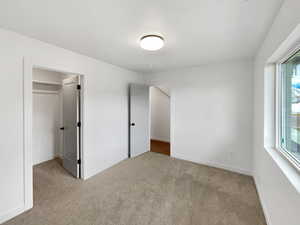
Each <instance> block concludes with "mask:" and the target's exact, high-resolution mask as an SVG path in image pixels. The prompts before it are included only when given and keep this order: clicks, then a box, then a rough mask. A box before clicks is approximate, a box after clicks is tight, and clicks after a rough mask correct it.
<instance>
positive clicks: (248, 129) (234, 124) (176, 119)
mask: <svg viewBox="0 0 300 225" xmlns="http://www.w3.org/2000/svg"><path fill="white" fill-rule="evenodd" d="M252 69H253V64H252V62H248V61H241V62H228V63H223V64H214V65H210V66H202V67H196V68H190V69H184V70H175V71H169V72H163V73H157V74H146V76H147V78H148V82H149V84H151V85H154V86H156V85H157V86H164V87H167V88H168V89H170V92H171V155H172V156H173V157H176V158H181V159H185V160H190V161H193V162H197V163H203V164H207V165H213V166H217V167H221V168H226V169H230V170H234V171H238V172H242V173H247V174H248V173H251V170H252V122H253V120H252V113H253V111H252V107H253V102H252V101H253V98H252V94H253V93H252V89H253V76H252V74H253V72H252Z"/></svg>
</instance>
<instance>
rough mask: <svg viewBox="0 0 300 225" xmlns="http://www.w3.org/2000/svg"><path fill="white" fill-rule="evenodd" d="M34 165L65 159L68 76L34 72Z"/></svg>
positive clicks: (43, 71) (56, 73) (45, 71)
mask: <svg viewBox="0 0 300 225" xmlns="http://www.w3.org/2000/svg"><path fill="white" fill-rule="evenodd" d="M32 78H33V80H32V95H33V96H32V136H33V139H32V148H33V151H32V152H33V165H36V164H39V163H42V162H45V161H48V160H51V159H54V158H56V157H58V158H62V141H63V134H62V131H61V130H60V127H61V126H62V113H63V112H62V109H63V107H62V104H63V102H62V92H61V90H62V81H63V80H64V79H66V78H67V75H65V74H61V73H58V72H53V71H47V70H41V69H33V73H32Z"/></svg>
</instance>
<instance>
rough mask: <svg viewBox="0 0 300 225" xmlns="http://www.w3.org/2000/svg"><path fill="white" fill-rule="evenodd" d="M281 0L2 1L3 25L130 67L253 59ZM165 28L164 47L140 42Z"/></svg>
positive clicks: (159, 68) (158, 67) (144, 68)
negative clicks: (150, 49)
mask: <svg viewBox="0 0 300 225" xmlns="http://www.w3.org/2000/svg"><path fill="white" fill-rule="evenodd" d="M281 3H282V0H151V1H149V0H107V1H104V0H103V1H99V0H84V1H83V0H51V1H45V0H44V1H42V0H26V1H24V0H1V1H0V27H2V28H5V29H9V30H13V31H16V32H18V33H21V34H24V35H27V36H30V37H33V38H36V39H39V40H42V41H45V42H48V43H51V44H54V45H57V46H60V47H63V48H66V49H69V50H72V51H75V52H78V53H81V54H84V55H88V56H90V57H93V58H97V59H100V60H103V61H106V62H109V63H112V64H115V65H118V66H121V67H124V68H127V69H130V70H135V71H143V72H152V71H162V70H169V69H175V68H182V67H189V66H197V65H201V64H208V63H212V62H220V61H225V60H235V59H241V58H252V57H253V56H254V55H255V53H256V51H257V50H258V48H259V46H260V44H261V42H262V41H263V38H264V36H265V34H266V32H267V30H268V27H269V26H270V25H271V23H272V20H273V19H274V16H275V15H276V13H277V11H278V9H279V7H280V5H281ZM145 34H161V35H163V37H164V38H165V40H166V45H165V47H164V48H163V49H161V50H159V51H157V52H147V51H145V50H142V49H141V48H140V47H139V38H140V37H141V36H143V35H145Z"/></svg>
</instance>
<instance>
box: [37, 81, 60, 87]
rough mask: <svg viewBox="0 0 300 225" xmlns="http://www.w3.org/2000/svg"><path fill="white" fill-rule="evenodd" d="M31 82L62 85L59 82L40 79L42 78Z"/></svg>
mask: <svg viewBox="0 0 300 225" xmlns="http://www.w3.org/2000/svg"><path fill="white" fill-rule="evenodd" d="M32 83H35V84H46V85H55V86H62V84H61V83H59V82H51V81H42V80H33V81H32Z"/></svg>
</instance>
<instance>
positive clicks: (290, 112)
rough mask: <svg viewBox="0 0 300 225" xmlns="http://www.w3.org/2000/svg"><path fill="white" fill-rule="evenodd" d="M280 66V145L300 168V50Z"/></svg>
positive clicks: (282, 150) (285, 153)
mask: <svg viewBox="0 0 300 225" xmlns="http://www.w3.org/2000/svg"><path fill="white" fill-rule="evenodd" d="M278 66H279V67H278V68H279V70H278V72H279V85H278V87H279V95H278V96H279V101H278V103H279V107H278V108H279V115H278V128H279V130H278V131H279V135H278V139H279V140H278V145H279V149H280V150H281V152H283V153H284V155H285V156H286V157H287V158H288V159H289V160H290V161H291V162H292V163H293V164H294V165H296V166H297V167H298V168H300V50H299V51H297V52H296V53H295V54H293V55H292V56H291V57H289V58H288V59H287V60H286V61H284V62H283V63H280V64H279V65H278Z"/></svg>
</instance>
